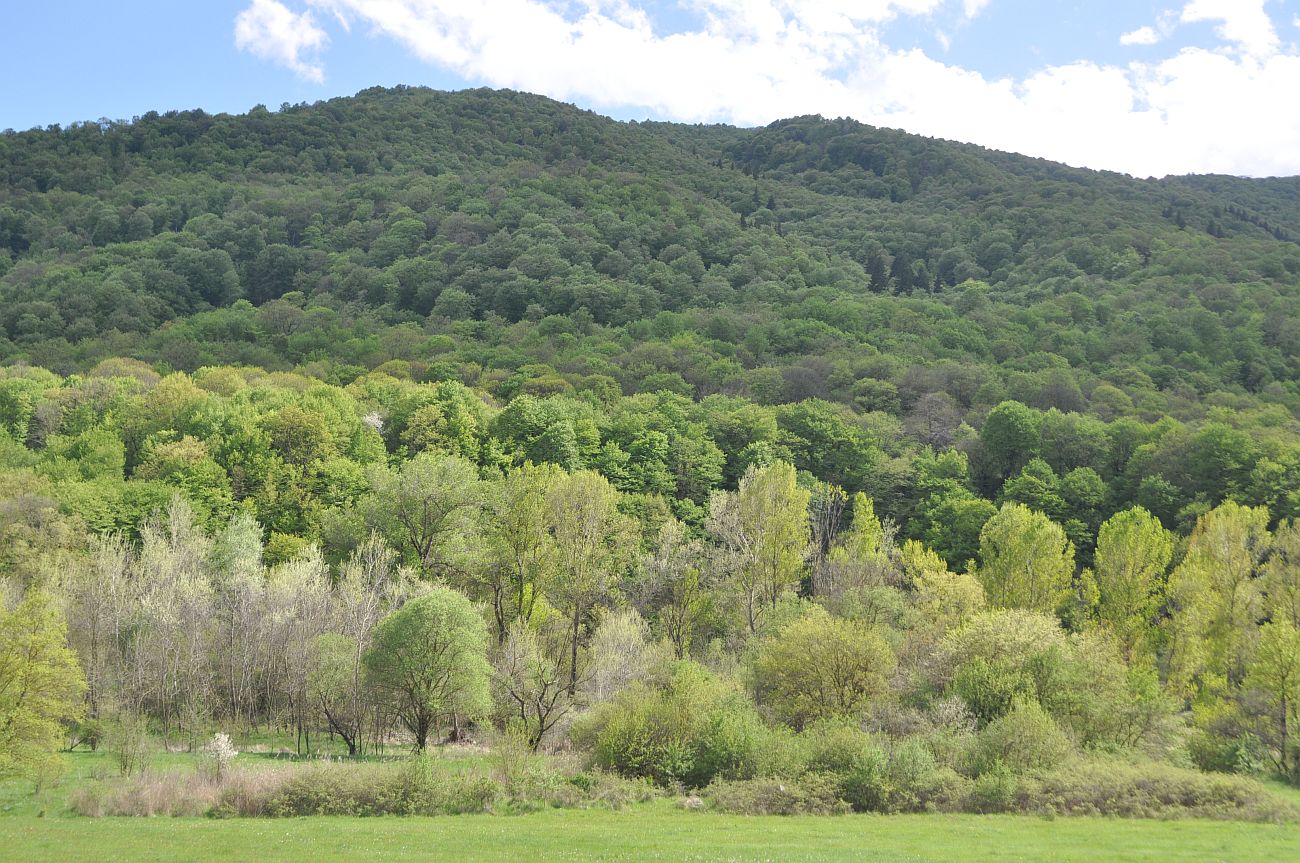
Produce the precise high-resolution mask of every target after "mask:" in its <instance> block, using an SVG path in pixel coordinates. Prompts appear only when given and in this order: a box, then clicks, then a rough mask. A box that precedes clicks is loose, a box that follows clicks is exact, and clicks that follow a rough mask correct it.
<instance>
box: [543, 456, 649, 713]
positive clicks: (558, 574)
mask: <svg viewBox="0 0 1300 863" xmlns="http://www.w3.org/2000/svg"><path fill="white" fill-rule="evenodd" d="M618 499H619V495H618V491H617V490H615V488H614V487H613V486H612V485H610V483H609V480H607V479H605V478H604V477H603V476H601V475H600V474H598V473H596V472H595V471H589V470H588V471H578V472H576V473H572V474H568V475H567V476H564V477H562V478H560V479H559V480H558V481H557V482H555V483H554V484H553V485H552V486H551V488H550V491H549V493H548V494H547V503H548V517H549V524H550V532H551V536H552V538H553V540H554V543H555V576H554V578H553V580H552V581H551V586H550V589H549V591H548V596H549V598H550V599H551V601H552V603H553V604H554V605H555V606H556V608H558V609H559V610H560V611H561V612H562V613H563V614H564V616H565V618H566V620H567V621H568V623H569V690H570V692H574V693H576V691H577V687H578V652H579V649H580V647H581V642H582V633H583V627H584V625H585V624H586V623H587V619H588V617H589V615H590V614H591V611H592V609H593V608H594V607H595V605H596V604H597V603H598V602H600V601H601V600H603V599H604V598H605V597H606V596H607V595H608V593H609V588H610V585H612V584H613V583H614V582H615V581H616V580H617V578H618V576H619V575H620V574H621V572H622V570H623V568H624V567H625V566H626V565H627V564H628V563H629V562H630V561H631V559H632V554H633V552H634V551H635V549H636V543H637V540H636V530H635V525H634V524H633V523H632V521H631V519H629V518H628V517H627V516H625V515H623V514H622V513H621V512H619V510H618Z"/></svg>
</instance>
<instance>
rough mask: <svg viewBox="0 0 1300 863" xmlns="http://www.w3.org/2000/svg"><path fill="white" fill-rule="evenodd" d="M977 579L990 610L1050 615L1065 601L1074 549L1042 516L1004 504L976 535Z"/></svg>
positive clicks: (1051, 523) (1027, 509) (1011, 504)
mask: <svg viewBox="0 0 1300 863" xmlns="http://www.w3.org/2000/svg"><path fill="white" fill-rule="evenodd" d="M977 575H978V577H979V580H980V583H981V584H982V585H984V592H985V594H986V595H987V596H988V601H989V604H990V605H992V606H995V607H998V608H1028V609H1033V610H1035V611H1042V612H1049V613H1050V612H1053V611H1055V610H1056V609H1057V608H1059V607H1060V606H1061V604H1062V603H1063V602H1064V601H1065V600H1066V598H1067V597H1068V596H1069V595H1070V582H1071V579H1072V578H1073V577H1074V544H1073V543H1071V542H1070V540H1069V539H1068V538H1067V537H1066V535H1065V531H1064V530H1063V529H1062V528H1061V526H1060V525H1058V524H1057V523H1056V522H1054V521H1052V520H1051V519H1049V518H1048V517H1047V516H1045V515H1043V514H1042V513H1040V512H1034V511H1033V510H1031V509H1029V507H1027V506H1024V505H1023V504H1018V503H1008V504H1003V506H1002V508H1001V509H1000V510H998V512H997V514H996V515H995V516H993V518H991V519H989V521H988V523H987V524H985V525H984V529H983V530H981V531H980V566H979V569H978V570H977Z"/></svg>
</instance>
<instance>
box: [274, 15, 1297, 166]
mask: <svg viewBox="0 0 1300 863" xmlns="http://www.w3.org/2000/svg"><path fill="white" fill-rule="evenodd" d="M298 2H305V3H308V4H309V5H310V6H311V7H312V8H313V9H315V10H316V11H318V12H320V13H321V15H322V17H323V18H327V19H328V18H333V17H337V18H338V19H339V20H341V21H343V22H347V23H348V25H349V26H350V27H352V29H353V31H355V30H356V29H358V28H359V29H361V30H362V31H363V32H369V33H370V34H371V35H373V36H378V37H381V38H388V39H391V40H393V41H394V42H396V43H398V44H400V45H402V46H403V47H405V48H406V49H407V50H409V51H410V52H411V53H412V54H413V55H415V56H416V57H418V58H420V59H421V60H423V61H425V62H427V63H430V64H432V65H436V66H438V67H440V68H443V69H447V70H450V71H452V72H454V73H456V74H457V75H459V76H460V77H462V78H464V79H466V80H467V81H470V82H473V83H475V84H487V85H491V86H497V87H510V88H514V89H519V90H526V91H530V92H536V93H543V94H546V95H548V96H551V97H553V98H558V99H563V100H567V101H574V102H579V103H581V104H583V105H584V106H587V107H592V108H596V109H604V110H610V111H616V112H618V113H622V114H628V113H633V112H640V111H645V112H646V114H647V115H649V116H654V117H656V118H662V119H671V120H678V121H685V122H730V123H737V124H741V125H760V124H766V123H768V122H771V121H772V120H775V119H779V118H782V117H789V116H795V115H800V114H810V113H820V114H822V115H824V116H829V117H841V116H843V117H854V118H856V119H858V120H862V121H863V122H867V123H872V124H875V125H879V126H890V127H898V128H903V129H906V130H908V131H911V132H916V133H919V134H925V135H933V136H936V137H943V138H954V139H958V140H963V141H974V142H976V143H979V144H982V145H985V146H988V147H994V148H997V149H1003V150H1011V151H1015V152H1021V153H1028V154H1031V155H1035V156H1042V157H1045V158H1049V159H1055V160H1058V161H1063V162H1067V163H1069V164H1073V165H1081V166H1086V167H1092V168H1106V169H1112V170H1119V171H1126V172H1129V173H1132V174H1136V175H1139V176H1148V175H1163V174H1169V173H1190V172H1202V173H1205V172H1219V173H1234V174H1249V175H1255V176H1259V175H1265V174H1297V173H1300V117H1297V116H1296V115H1295V113H1294V112H1290V111H1285V110H1280V109H1279V108H1278V102H1277V99H1278V95H1277V94H1279V93H1288V92H1300V55H1297V54H1296V53H1295V49H1294V48H1288V49H1286V51H1284V50H1283V49H1282V48H1281V47H1280V42H1279V40H1277V38H1276V34H1275V33H1274V32H1273V29H1272V24H1271V21H1269V19H1268V18H1267V15H1264V20H1263V23H1261V21H1260V20H1259V18H1258V16H1257V15H1256V14H1255V13H1256V12H1260V13H1262V9H1263V6H1262V5H1261V4H1260V3H1258V2H1251V0H1231V2H1229V0H1222V2H1220V0H1193V2H1189V3H1187V4H1185V5H1184V6H1183V8H1182V10H1181V12H1180V11H1178V10H1175V11H1174V12H1173V13H1172V14H1170V15H1166V16H1161V17H1160V19H1159V20H1158V21H1157V22H1155V26H1154V27H1152V28H1142V29H1148V30H1151V32H1152V34H1153V35H1155V36H1157V37H1162V38H1164V37H1167V36H1168V35H1169V34H1170V33H1171V32H1172V30H1173V29H1175V28H1176V27H1177V26H1178V24H1179V21H1180V20H1184V21H1211V22H1218V24H1219V26H1218V27H1217V28H1216V30H1217V32H1219V34H1220V38H1221V39H1222V40H1224V41H1225V42H1226V43H1228V47H1227V48H1224V47H1219V48H1191V47H1188V48H1183V49H1182V50H1179V51H1176V52H1173V51H1171V52H1170V53H1169V54H1168V55H1166V56H1165V57H1164V58H1163V59H1159V60H1155V61H1150V62H1139V63H1132V64H1129V65H1124V66H1119V65H1108V64H1098V63H1089V62H1079V63H1072V64H1067V65H1060V66H1049V67H1047V68H1043V69H1040V70H1037V71H1035V72H1033V73H1032V74H1029V75H1027V76H1024V77H1020V78H1010V77H1001V78H988V77H985V76H983V75H981V74H979V73H978V72H974V71H971V70H969V69H965V68H962V67H960V66H956V65H949V64H946V63H944V62H942V61H940V60H937V59H935V58H933V57H930V56H928V55H927V54H925V53H924V52H923V51H921V50H910V51H899V50H895V49H892V48H890V47H889V46H888V45H887V44H885V42H884V40H883V38H882V35H881V34H882V32H883V28H884V26H885V25H886V24H887V23H888V22H890V21H892V20H894V19H896V18H898V17H900V16H921V17H933V18H935V19H936V20H938V19H939V18H940V17H941V16H942V15H943V14H945V13H953V14H957V15H961V14H964V13H966V12H967V11H970V10H972V9H973V10H974V12H976V13H977V12H979V11H980V9H981V8H983V6H982V4H981V3H979V2H978V0H976V2H970V0H681V2H680V5H681V6H682V7H683V8H685V9H687V10H688V11H689V12H691V13H693V14H694V15H695V16H696V19H697V20H696V23H695V24H694V25H691V26H689V27H688V28H687V29H685V30H684V31H681V32H665V31H664V30H662V29H661V28H659V27H658V26H657V25H656V23H655V21H654V20H653V18H652V16H651V15H650V14H649V12H648V11H647V9H648V8H649V7H650V4H648V3H647V2H645V0H478V2H473V3H468V2H462V0H298ZM260 7H280V4H279V3H276V2H271V0H257V2H255V3H254V5H253V6H252V7H250V9H249V10H248V11H249V12H252V11H253V10H254V9H257V8H260ZM280 8H283V7H280ZM1243 9H1244V10H1245V11H1242V10H1243ZM284 12H285V13H286V14H288V15H290V16H292V13H289V12H288V10H287V9H286V10H284ZM301 17H302V18H305V15H304V16H301ZM295 20H300V19H295ZM306 23H307V25H308V27H309V28H311V29H315V28H314V24H312V23H311V21H310V20H309V19H308V20H307V22H306ZM290 29H291V31H292V32H295V33H296V32H297V30H299V29H302V28H300V27H299V28H290ZM1135 32H1136V33H1141V32H1142V30H1141V29H1140V30H1139V31H1135ZM1129 37H1134V34H1127V36H1126V37H1125V38H1129ZM1134 38H1135V39H1136V38H1137V37H1134ZM1142 38H1144V39H1145V38H1148V37H1147V36H1146V34H1143V35H1142ZM282 42H283V40H281V43H282ZM322 43H323V34H322V35H321V37H318V38H317V39H316V40H314V41H312V42H311V43H304V42H298V43H290V47H288V48H284V49H281V52H280V53H279V54H272V55H271V56H272V58H273V59H277V61H278V62H282V63H285V65H290V66H291V68H292V67H293V66H292V64H294V63H298V64H300V65H306V64H305V61H302V60H301V59H299V58H300V52H303V51H307V50H310V49H314V48H316V47H318V46H319V45H320V44H322ZM277 44H280V43H277ZM1131 44H1145V43H1139V42H1131ZM286 58H287V59H286ZM310 68H316V69H319V67H318V66H315V67H310Z"/></svg>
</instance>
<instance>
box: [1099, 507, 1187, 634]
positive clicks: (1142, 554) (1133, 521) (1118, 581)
mask: <svg viewBox="0 0 1300 863" xmlns="http://www.w3.org/2000/svg"><path fill="white" fill-rule="evenodd" d="M1173 554H1174V537H1173V534H1171V533H1170V532H1169V531H1167V530H1165V529H1164V527H1163V526H1162V525H1161V524H1160V520H1159V519H1158V518H1156V517H1155V516H1153V515H1152V514H1151V513H1149V512H1147V511H1146V510H1145V509H1143V508H1142V507H1140V506H1135V507H1133V508H1132V509H1128V510H1125V511H1124V512H1121V513H1116V514H1115V515H1114V516H1112V517H1111V518H1109V519H1107V520H1106V522H1105V523H1104V524H1103V525H1102V526H1101V530H1100V531H1099V532H1098V534H1097V553H1096V555H1095V556H1094V558H1093V567H1094V570H1095V577H1096V580H1097V591H1098V603H1097V617H1098V618H1099V619H1100V620H1101V622H1102V624H1103V625H1105V626H1106V627H1107V628H1109V629H1110V630H1111V632H1113V633H1114V634H1115V637H1116V638H1117V639H1118V640H1119V643H1120V646H1121V647H1122V648H1123V650H1124V654H1125V656H1127V657H1129V658H1130V659H1132V658H1134V657H1135V656H1138V655H1142V656H1150V655H1151V653H1152V643H1151V639H1152V635H1153V633H1154V631H1155V627H1154V624H1155V616H1156V612H1157V611H1158V610H1159V608H1160V604H1161V602H1162V601H1163V599H1164V589H1165V583H1164V576H1165V570H1166V569H1168V567H1169V561H1170V559H1171V558H1172V557H1173Z"/></svg>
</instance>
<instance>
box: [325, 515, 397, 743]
mask: <svg viewBox="0 0 1300 863" xmlns="http://www.w3.org/2000/svg"><path fill="white" fill-rule="evenodd" d="M418 592H419V590H418V586H417V583H416V581H415V578H414V575H413V574H412V573H411V572H410V571H409V570H406V569H404V568H402V567H399V566H398V561H397V554H396V553H395V552H394V551H393V550H392V549H391V548H389V547H388V545H387V544H386V543H385V542H384V540H383V538H382V537H381V536H379V534H378V533H371V534H370V536H369V537H368V538H367V539H366V541H365V542H363V543H362V544H361V545H360V546H358V547H357V548H356V550H354V551H353V552H352V555H351V556H350V557H349V558H348V560H347V561H346V562H345V563H344V564H343V566H342V568H341V569H340V571H339V575H338V578H337V581H336V584H335V607H334V610H333V618H334V620H333V624H332V631H331V632H330V633H329V634H327V635H325V636H322V637H321V638H320V639H318V644H317V647H316V654H315V657H314V660H315V661H314V665H313V669H312V672H311V675H310V677H309V684H310V686H311V688H312V694H313V697H314V698H315V700H316V703H317V704H318V705H319V706H320V708H321V712H322V714H323V715H324V716H325V720H326V722H327V723H328V725H329V726H330V727H331V728H332V729H333V730H334V732H335V733H336V734H338V735H339V736H340V737H341V738H343V740H344V742H345V744H346V745H347V746H348V751H349V752H350V753H352V754H357V753H358V752H360V751H361V750H362V748H363V747H364V746H365V734H364V731H365V728H366V721H367V719H368V718H369V716H370V715H371V712H372V711H371V704H370V699H369V697H368V693H367V692H366V681H365V667H364V664H363V658H364V656H365V651H366V648H367V647H369V645H370V640H371V636H372V634H373V632H374V629H375V626H377V625H378V623H379V621H380V620H382V619H383V618H384V617H385V616H386V615H387V614H389V613H390V612H391V611H392V610H393V609H395V608H397V607H398V606H399V605H401V603H402V602H403V601H405V600H406V599H407V598H408V597H410V596H412V595H414V594H416V593H418Z"/></svg>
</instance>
